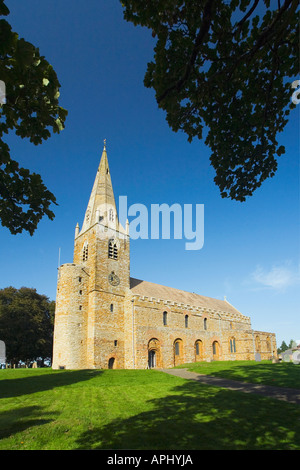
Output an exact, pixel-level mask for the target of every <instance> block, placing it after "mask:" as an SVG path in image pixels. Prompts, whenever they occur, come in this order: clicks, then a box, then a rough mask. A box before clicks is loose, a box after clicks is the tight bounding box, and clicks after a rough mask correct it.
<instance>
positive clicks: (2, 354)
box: [0, 341, 6, 364]
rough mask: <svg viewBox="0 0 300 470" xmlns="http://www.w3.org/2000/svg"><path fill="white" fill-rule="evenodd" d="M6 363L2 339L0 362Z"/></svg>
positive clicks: (0, 343) (0, 342)
mask: <svg viewBox="0 0 300 470" xmlns="http://www.w3.org/2000/svg"><path fill="white" fill-rule="evenodd" d="M5 363H6V351H5V343H4V341H0V364H5Z"/></svg>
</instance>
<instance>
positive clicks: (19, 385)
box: [0, 370, 102, 398]
mask: <svg viewBox="0 0 300 470" xmlns="http://www.w3.org/2000/svg"><path fill="white" fill-rule="evenodd" d="M30 372H31V371H30V370H29V374H28V375H27V374H24V376H22V377H17V378H9V379H3V380H0V398H12V397H18V396H22V395H28V394H31V393H36V392H44V391H46V390H51V389H54V388H57V387H64V386H67V385H72V384H74V383H77V382H82V381H86V380H90V379H92V378H94V377H95V376H96V375H99V374H101V373H102V372H101V371H99V370H69V371H52V370H49V373H45V372H44V373H41V375H35V374H33V373H30Z"/></svg>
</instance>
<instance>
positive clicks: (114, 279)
mask: <svg viewBox="0 0 300 470" xmlns="http://www.w3.org/2000/svg"><path fill="white" fill-rule="evenodd" d="M108 281H109V283H110V284H111V285H112V286H118V285H119V284H120V279H119V278H118V276H117V275H116V274H115V272H114V271H112V272H111V273H110V274H109V276H108Z"/></svg>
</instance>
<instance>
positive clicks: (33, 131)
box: [0, 0, 67, 235]
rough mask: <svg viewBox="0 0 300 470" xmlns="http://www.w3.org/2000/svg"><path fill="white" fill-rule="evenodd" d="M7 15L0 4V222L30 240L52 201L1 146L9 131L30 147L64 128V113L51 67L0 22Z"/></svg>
mask: <svg viewBox="0 0 300 470" xmlns="http://www.w3.org/2000/svg"><path fill="white" fill-rule="evenodd" d="M8 14H9V10H8V8H7V7H6V5H5V4H4V0H0V80H2V81H3V82H4V83H5V88H6V102H5V103H4V104H3V105H2V106H1V104H0V221H1V223H2V225H3V226H5V227H7V228H8V229H9V230H10V232H11V233H12V234H16V233H20V232H22V231H23V230H26V231H28V232H29V233H30V235H32V234H33V233H34V231H35V229H36V227H37V224H38V223H39V221H40V220H41V218H42V217H43V216H44V215H47V216H48V217H49V219H51V220H52V219H53V218H54V213H53V212H52V210H50V205H51V204H52V203H54V204H56V198H55V196H54V195H53V194H52V193H51V192H50V191H49V190H48V189H47V188H46V186H45V185H44V183H43V181H42V178H41V176H40V175H39V174H36V173H31V172H30V171H29V170H28V169H26V168H22V167H20V166H19V164H18V162H16V161H15V160H13V159H12V158H11V156H10V149H9V147H8V145H7V144H6V143H5V142H4V141H3V136H4V134H8V132H9V131H10V130H12V129H14V130H15V133H16V135H18V136H20V137H22V138H29V140H30V142H32V143H33V144H35V145H38V144H41V143H42V142H43V140H46V139H48V138H49V137H50V136H51V133H50V130H51V129H52V131H53V132H57V133H58V132H60V131H61V130H62V129H63V128H64V122H65V119H66V116H67V111H66V110H65V109H63V108H62V107H60V106H59V104H58V98H59V88H60V83H59V81H58V78H57V75H56V73H55V71H54V69H53V67H52V66H51V65H50V64H49V63H48V62H47V60H46V59H45V57H43V56H42V55H40V52H39V49H38V48H36V47H35V46H34V45H32V44H31V43H29V42H27V41H25V40H24V39H22V38H19V36H18V34H17V33H15V32H13V31H12V29H11V26H10V24H9V23H8V22H7V21H6V20H5V19H4V18H1V17H5V16H7V15H8Z"/></svg>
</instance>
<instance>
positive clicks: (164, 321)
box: [163, 312, 168, 326]
mask: <svg viewBox="0 0 300 470" xmlns="http://www.w3.org/2000/svg"><path fill="white" fill-rule="evenodd" d="M163 324H164V326H166V325H167V324H168V312H164V313H163Z"/></svg>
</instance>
